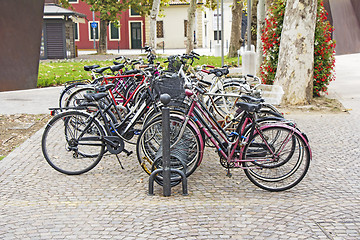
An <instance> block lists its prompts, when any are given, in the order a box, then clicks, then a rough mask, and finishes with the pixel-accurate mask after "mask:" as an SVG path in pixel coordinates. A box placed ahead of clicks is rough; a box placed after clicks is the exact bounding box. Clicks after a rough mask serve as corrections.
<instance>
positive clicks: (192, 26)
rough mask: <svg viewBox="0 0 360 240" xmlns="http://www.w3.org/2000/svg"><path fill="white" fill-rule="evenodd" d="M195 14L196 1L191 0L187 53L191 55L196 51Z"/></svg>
mask: <svg viewBox="0 0 360 240" xmlns="http://www.w3.org/2000/svg"><path fill="white" fill-rule="evenodd" d="M195 13H196V0H190V6H189V8H188V19H187V20H188V21H187V28H186V30H187V33H186V53H190V52H191V51H192V50H193V49H194V32H195Z"/></svg>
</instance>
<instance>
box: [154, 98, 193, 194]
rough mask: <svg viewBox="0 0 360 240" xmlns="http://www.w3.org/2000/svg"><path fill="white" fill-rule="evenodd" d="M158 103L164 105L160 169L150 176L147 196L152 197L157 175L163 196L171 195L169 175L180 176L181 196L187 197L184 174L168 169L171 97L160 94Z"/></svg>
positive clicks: (177, 170)
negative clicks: (160, 175)
mask: <svg viewBox="0 0 360 240" xmlns="http://www.w3.org/2000/svg"><path fill="white" fill-rule="evenodd" d="M160 101H161V102H162V103H163V104H164V106H163V108H162V110H161V111H162V165H163V168H162V169H157V170H155V171H153V172H152V173H151V174H150V177H149V195H154V180H155V177H156V175H157V174H159V173H162V174H163V195H164V197H168V196H170V195H171V173H176V174H178V175H180V176H181V181H182V189H183V195H184V196H186V195H188V191H187V178H186V175H185V173H184V172H182V171H180V170H179V169H172V168H170V110H169V107H168V106H167V105H168V104H169V103H170V101H171V97H170V95H169V94H162V95H161V96H160Z"/></svg>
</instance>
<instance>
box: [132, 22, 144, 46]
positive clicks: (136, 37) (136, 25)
mask: <svg viewBox="0 0 360 240" xmlns="http://www.w3.org/2000/svg"><path fill="white" fill-rule="evenodd" d="M130 31H131V34H130V35H131V48H132V49H141V47H142V40H141V22H132V23H130Z"/></svg>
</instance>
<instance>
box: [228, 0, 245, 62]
mask: <svg viewBox="0 0 360 240" xmlns="http://www.w3.org/2000/svg"><path fill="white" fill-rule="evenodd" d="M243 7H244V4H243V1H239V0H233V4H232V6H231V12H232V22H231V36H230V46H229V53H228V57H229V58H230V57H236V56H237V50H239V49H240V47H241V45H242V44H243V42H244V39H242V38H241V21H242V10H243Z"/></svg>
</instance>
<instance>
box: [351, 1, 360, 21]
mask: <svg viewBox="0 0 360 240" xmlns="http://www.w3.org/2000/svg"><path fill="white" fill-rule="evenodd" d="M351 4H352V5H353V8H354V12H355V13H356V14H355V15H356V17H357V20H358V23H359V25H360V1H359V0H351Z"/></svg>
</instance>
